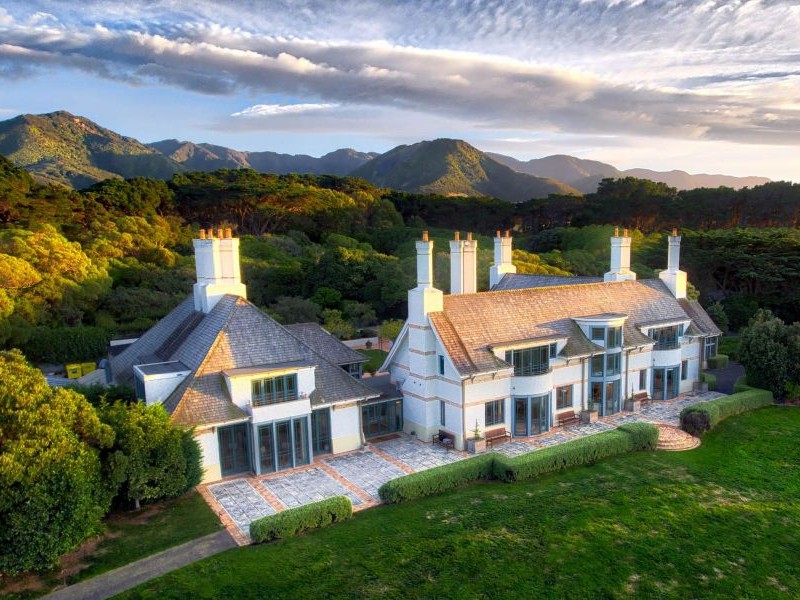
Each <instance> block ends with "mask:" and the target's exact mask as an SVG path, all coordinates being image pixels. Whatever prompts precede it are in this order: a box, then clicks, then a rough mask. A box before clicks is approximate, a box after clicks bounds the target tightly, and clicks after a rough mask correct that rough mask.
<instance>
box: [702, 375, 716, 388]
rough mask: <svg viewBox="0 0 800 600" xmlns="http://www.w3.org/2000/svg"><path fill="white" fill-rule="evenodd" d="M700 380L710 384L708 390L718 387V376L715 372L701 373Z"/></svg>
mask: <svg viewBox="0 0 800 600" xmlns="http://www.w3.org/2000/svg"><path fill="white" fill-rule="evenodd" d="M700 381H702V382H704V383H707V384H708V390H709V391H711V392H713V391H714V390H715V389H717V376H716V375H714V374H713V373H701V374H700Z"/></svg>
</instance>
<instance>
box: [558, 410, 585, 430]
mask: <svg viewBox="0 0 800 600" xmlns="http://www.w3.org/2000/svg"><path fill="white" fill-rule="evenodd" d="M556 418H557V419H558V426H559V427H568V426H570V425H577V424H578V423H580V422H581V418H580V416H578V415H576V414H575V411H574V410H565V411H564V412H560V413H556Z"/></svg>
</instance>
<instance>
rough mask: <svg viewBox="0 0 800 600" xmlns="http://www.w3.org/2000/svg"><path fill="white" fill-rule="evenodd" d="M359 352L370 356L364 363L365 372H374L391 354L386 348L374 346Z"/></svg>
mask: <svg viewBox="0 0 800 600" xmlns="http://www.w3.org/2000/svg"><path fill="white" fill-rule="evenodd" d="M359 352H361V354H364V355H366V356H367V357H368V358H369V360H368V361H367V362H366V363H364V372H365V373H366V372H370V373H374V372H375V371H377V370H378V369H380V368H381V365H383V361H384V360H385V359H386V355H387V354H389V353H388V352H386V351H385V350H378V349H377V348H372V349H370V350H359Z"/></svg>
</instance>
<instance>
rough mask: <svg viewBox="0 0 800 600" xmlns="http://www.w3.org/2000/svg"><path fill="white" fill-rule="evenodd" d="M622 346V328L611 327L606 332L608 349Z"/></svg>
mask: <svg viewBox="0 0 800 600" xmlns="http://www.w3.org/2000/svg"><path fill="white" fill-rule="evenodd" d="M620 346H622V327H609V328H608V330H607V332H606V348H619V347H620Z"/></svg>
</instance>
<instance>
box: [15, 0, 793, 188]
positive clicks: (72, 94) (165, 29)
mask: <svg viewBox="0 0 800 600" xmlns="http://www.w3.org/2000/svg"><path fill="white" fill-rule="evenodd" d="M798 32H800V4H799V3H798V2H796V1H780V0H761V1H746V0H732V1H723V0H707V1H698V2H683V1H680V0H652V1H650V0H563V1H542V2H532V1H528V2H515V1H501V0H491V1H488V0H486V1H484V0H471V1H463V2H462V1H455V0H451V1H438V2H437V1H435V0H428V1H415V0H408V1H398V2H388V1H378V0H374V1H366V0H363V1H341V2H340V1H335V0H330V1H325V0H317V1H308V2H302V1H289V0H287V1H283V2H282V1H275V2H247V1H239V2H224V1H219V0H218V1H216V2H206V1H204V0H193V1H192V2H185V1H180V0H172V1H162V0H151V1H147V2H136V1H130V2H125V3H121V2H97V1H92V0H83V1H82V2H69V1H53V0H51V1H49V2H44V1H37V0H26V1H24V2H16V1H11V2H8V1H5V2H2V3H0V118H9V117H12V116H15V115H17V114H20V113H27V112H32V113H42V112H51V111H54V110H68V111H70V112H72V113H74V114H78V115H82V116H85V117H88V118H90V119H92V120H94V121H96V122H97V123H99V124H100V125H103V126H106V127H109V128H111V129H114V130H116V131H119V132H120V133H123V134H125V135H130V136H133V137H136V138H138V139H140V140H142V141H155V140H159V139H164V138H178V139H187V140H191V141H195V142H211V143H217V144H222V145H226V146H230V147H233V148H236V149H240V150H274V151H279V152H289V153H306V154H312V155H320V154H323V153H325V152H328V151H331V150H334V149H336V148H341V147H353V148H357V149H359V150H364V151H386V150H388V149H390V148H392V147H394V146H395V145H397V144H401V143H413V142H416V141H419V140H422V139H433V138H436V137H458V138H462V139H465V140H467V141H469V142H470V143H472V144H474V145H475V146H477V147H478V148H480V149H482V150H489V151H494V152H502V153H505V154H509V155H512V156H516V157H518V158H521V159H527V158H534V157H540V156H546V155H548V154H556V153H563V154H572V155H576V156H580V157H582V158H591V159H595V160H602V161H605V162H610V163H612V164H614V165H615V166H617V167H620V168H630V167H647V168H653V169H659V170H667V169H673V168H675V169H683V170H686V171H689V172H693V173H699V172H718V173H727V174H732V175H763V176H767V177H771V178H773V179H790V180H794V181H800V33H798Z"/></svg>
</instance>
